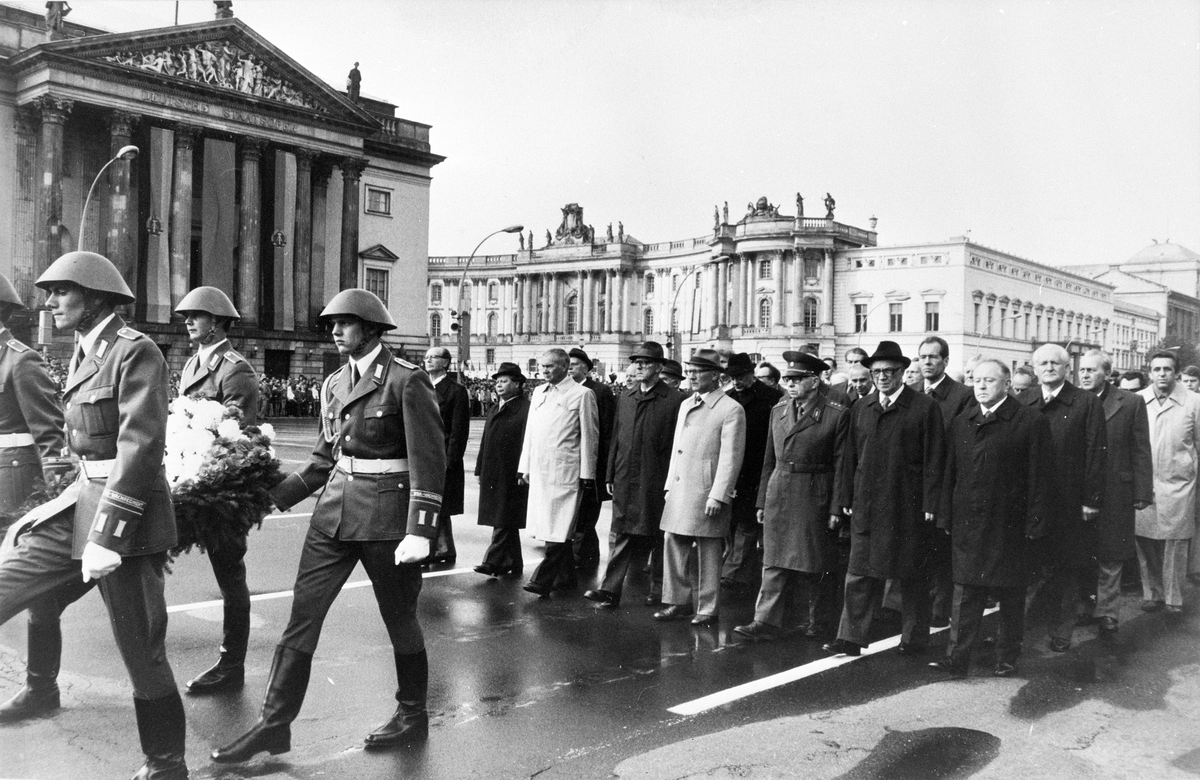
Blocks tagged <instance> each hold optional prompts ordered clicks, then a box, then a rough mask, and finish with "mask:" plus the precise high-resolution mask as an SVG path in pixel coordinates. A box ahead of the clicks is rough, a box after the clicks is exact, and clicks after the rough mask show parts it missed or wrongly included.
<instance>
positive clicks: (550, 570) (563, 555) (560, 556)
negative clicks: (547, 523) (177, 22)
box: [529, 541, 576, 589]
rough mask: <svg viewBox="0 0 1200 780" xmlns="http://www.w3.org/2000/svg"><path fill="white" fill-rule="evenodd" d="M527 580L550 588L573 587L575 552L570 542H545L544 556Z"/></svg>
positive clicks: (574, 581) (574, 582)
mask: <svg viewBox="0 0 1200 780" xmlns="http://www.w3.org/2000/svg"><path fill="white" fill-rule="evenodd" d="M529 582H530V584H533V585H540V586H541V587H543V588H550V589H557V588H573V587H575V584H576V580H575V553H574V551H573V550H572V548H571V542H569V541H566V542H546V557H544V558H543V559H542V562H541V563H539V564H538V567H537V568H536V569H534V572H533V576H532V577H530V579H529Z"/></svg>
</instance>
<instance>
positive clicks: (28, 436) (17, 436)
mask: <svg viewBox="0 0 1200 780" xmlns="http://www.w3.org/2000/svg"><path fill="white" fill-rule="evenodd" d="M32 446H33V434H32V433H0V448H4V447H32Z"/></svg>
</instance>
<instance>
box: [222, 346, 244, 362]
mask: <svg viewBox="0 0 1200 780" xmlns="http://www.w3.org/2000/svg"><path fill="white" fill-rule="evenodd" d="M225 359H226V360H228V361H229V362H230V363H241V362H242V361H244V360H245V359H246V358H244V357H242V356H241V355H239V354H238V353H236V352H234V351H233V350H232V349H230V350H227V351H226V352H225Z"/></svg>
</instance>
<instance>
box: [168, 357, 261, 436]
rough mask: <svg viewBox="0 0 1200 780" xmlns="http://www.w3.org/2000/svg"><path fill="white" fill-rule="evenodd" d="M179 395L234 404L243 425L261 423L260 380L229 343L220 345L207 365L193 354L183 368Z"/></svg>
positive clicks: (207, 359)
mask: <svg viewBox="0 0 1200 780" xmlns="http://www.w3.org/2000/svg"><path fill="white" fill-rule="evenodd" d="M179 394H180V395H183V396H190V395H199V396H202V397H204V398H210V399H212V400H214V401H220V402H221V403H223V404H234V405H235V406H237V407H238V408H239V409H241V410H242V422H243V423H245V424H246V425H254V424H255V423H256V422H258V377H256V376H255V375H254V369H253V368H252V367H251V366H250V363H249V361H247V360H246V358H244V357H242V356H241V355H240V354H239V353H238V351H237V350H236V349H234V348H233V345H231V344H230V343H229V341H228V340H225V341H223V342H222V343H220V344H218V345H217V346H216V347H215V348H214V349H213V351H212V354H210V355H208V356H207V357H206V358H205V360H204V362H203V363H201V362H200V356H199V355H198V354H197V355H192V356H191V357H190V358H188V362H187V364H186V365H185V366H184V367H183V377H182V378H181V379H180V382H179Z"/></svg>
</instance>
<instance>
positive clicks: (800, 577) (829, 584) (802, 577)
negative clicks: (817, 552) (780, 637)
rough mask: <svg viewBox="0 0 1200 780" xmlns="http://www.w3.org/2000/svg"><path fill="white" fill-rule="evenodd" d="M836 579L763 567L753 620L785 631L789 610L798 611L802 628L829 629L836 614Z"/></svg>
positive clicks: (829, 576)
mask: <svg viewBox="0 0 1200 780" xmlns="http://www.w3.org/2000/svg"><path fill="white" fill-rule="evenodd" d="M837 585H838V583H837V579H836V575H834V574H831V573H825V574H821V573H816V572H806V571H796V570H794V569H784V568H782V567H779V566H764V567H763V571H762V586H761V587H760V588H759V589H758V601H757V602H756V603H755V605H754V619H755V620H757V621H758V622H760V623H766V624H767V625H770V626H774V627H775V628H784V618H785V616H786V615H787V612H788V607H789V606H791V605H793V604H794V605H796V606H799V607H801V610H800V611H801V614H802V618H801V620H802V623H803V626H804V627H808V626H811V627H814V628H819V627H821V626H832V625H833V621H834V620H836V619H837V617H838V614H839V612H838V611H836V610H835V599H836V596H837Z"/></svg>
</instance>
